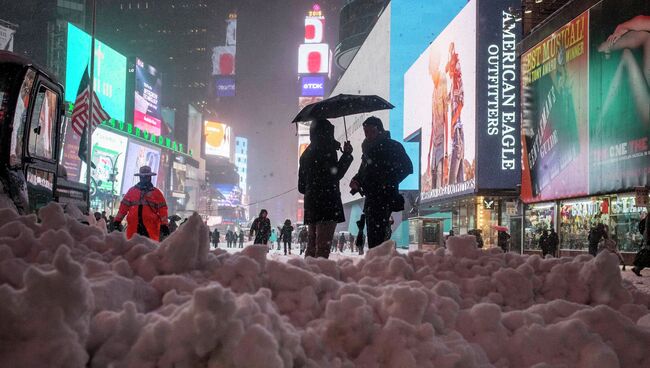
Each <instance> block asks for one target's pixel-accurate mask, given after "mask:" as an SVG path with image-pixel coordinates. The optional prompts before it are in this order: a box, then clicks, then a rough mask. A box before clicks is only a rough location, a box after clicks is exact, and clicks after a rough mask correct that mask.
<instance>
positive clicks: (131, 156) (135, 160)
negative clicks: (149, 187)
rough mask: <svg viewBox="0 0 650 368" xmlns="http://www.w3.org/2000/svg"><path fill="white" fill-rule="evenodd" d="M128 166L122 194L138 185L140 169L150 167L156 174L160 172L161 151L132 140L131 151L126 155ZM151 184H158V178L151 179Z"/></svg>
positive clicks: (125, 168)
mask: <svg viewBox="0 0 650 368" xmlns="http://www.w3.org/2000/svg"><path fill="white" fill-rule="evenodd" d="M126 157H127V160H126V165H125V167H124V180H123V182H124V184H123V185H122V194H126V192H127V191H128V190H129V189H131V187H132V186H134V185H136V184H138V182H139V181H140V178H139V177H137V176H135V174H137V173H138V172H139V171H140V167H142V166H145V165H146V166H149V167H151V170H152V171H153V172H155V173H157V172H158V170H159V166H160V150H159V149H156V148H153V147H150V146H146V145H144V144H140V143H136V142H135V141H133V140H131V141H130V142H129V149H128V151H127V153H126ZM151 182H152V183H153V185H154V186H156V184H157V183H158V178H157V176H152V177H151Z"/></svg>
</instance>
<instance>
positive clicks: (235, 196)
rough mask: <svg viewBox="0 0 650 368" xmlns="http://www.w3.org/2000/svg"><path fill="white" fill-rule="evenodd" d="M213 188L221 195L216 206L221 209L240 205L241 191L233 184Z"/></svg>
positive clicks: (217, 185) (218, 185)
mask: <svg viewBox="0 0 650 368" xmlns="http://www.w3.org/2000/svg"><path fill="white" fill-rule="evenodd" d="M215 188H216V189H217V190H218V191H219V193H221V194H222V195H223V198H221V197H219V200H218V201H217V205H219V206H223V207H237V206H240V205H241V197H242V191H241V189H240V188H239V187H238V186H237V185H234V184H216V185H215Z"/></svg>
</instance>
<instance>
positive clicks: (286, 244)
mask: <svg viewBox="0 0 650 368" xmlns="http://www.w3.org/2000/svg"><path fill="white" fill-rule="evenodd" d="M287 250H288V251H289V254H291V242H290V241H285V242H284V254H285V255H286V254H287Z"/></svg>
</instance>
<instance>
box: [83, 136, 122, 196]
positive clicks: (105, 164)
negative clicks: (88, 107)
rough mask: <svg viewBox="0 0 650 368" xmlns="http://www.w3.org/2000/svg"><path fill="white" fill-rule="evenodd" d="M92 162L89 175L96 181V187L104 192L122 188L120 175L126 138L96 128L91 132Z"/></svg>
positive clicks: (114, 191) (117, 190)
mask: <svg viewBox="0 0 650 368" xmlns="http://www.w3.org/2000/svg"><path fill="white" fill-rule="evenodd" d="M92 142H93V150H92V162H93V163H94V164H95V168H94V169H92V170H91V173H90V175H91V176H92V178H93V179H95V180H96V181H97V182H98V183H99V182H101V184H99V185H98V186H97V188H98V189H101V190H104V191H106V192H109V193H110V192H111V191H113V193H114V194H118V193H119V192H120V188H122V176H123V168H124V159H125V158H126V145H127V142H128V139H127V138H126V137H122V136H120V135H117V134H115V133H111V132H108V131H106V130H104V129H96V130H95V132H93V140H92ZM113 168H115V173H116V176H115V183H113V182H111V174H112V173H113Z"/></svg>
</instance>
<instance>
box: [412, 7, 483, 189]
mask: <svg viewBox="0 0 650 368" xmlns="http://www.w3.org/2000/svg"><path fill="white" fill-rule="evenodd" d="M476 52H477V51H476V1H472V2H470V3H468V4H467V6H465V8H463V10H462V11H461V12H460V13H459V14H458V15H457V16H456V17H455V18H454V19H453V20H452V21H451V23H449V25H448V26H447V28H445V29H444V30H443V31H442V32H441V33H440V34H439V35H438V37H437V38H436V39H435V40H434V41H433V42H432V43H431V45H430V46H429V47H428V48H427V49H426V51H425V52H424V53H423V54H422V55H421V56H420V57H419V58H418V59H417V60H416V62H415V63H414V64H413V66H412V67H411V68H410V69H409V70H408V71H407V72H406V74H405V75H404V132H403V133H404V136H405V137H408V136H411V135H415V134H418V131H419V133H420V135H421V142H422V145H421V149H420V160H421V169H420V191H421V199H422V200H428V199H433V198H440V197H444V196H449V195H457V194H463V193H469V192H473V191H474V189H475V184H476V182H475V176H476V146H475V142H476V125H475V121H476V82H475V80H476Z"/></svg>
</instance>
